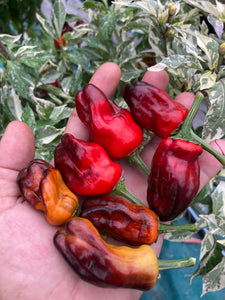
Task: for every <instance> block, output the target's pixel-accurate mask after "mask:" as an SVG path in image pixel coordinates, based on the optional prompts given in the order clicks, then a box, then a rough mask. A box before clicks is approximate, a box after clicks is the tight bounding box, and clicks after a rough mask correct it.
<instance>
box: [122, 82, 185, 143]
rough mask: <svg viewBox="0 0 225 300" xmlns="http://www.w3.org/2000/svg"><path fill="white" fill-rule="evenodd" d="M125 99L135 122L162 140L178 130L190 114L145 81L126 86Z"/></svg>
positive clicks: (124, 88)
mask: <svg viewBox="0 0 225 300" xmlns="http://www.w3.org/2000/svg"><path fill="white" fill-rule="evenodd" d="M123 97H124V99H125V101H126V103H127V104H128V106H129V108H130V110H131V113H132V115H133V117H134V119H135V121H136V122H137V123H138V124H139V125H140V126H141V127H143V128H145V129H148V130H150V131H152V132H153V133H155V134H156V135H158V136H160V137H162V138H167V137H169V136H170V135H171V133H172V132H174V131H175V130H177V129H178V127H179V126H180V124H181V123H182V122H183V121H184V119H185V117H186V116H187V114H188V109H186V108H185V107H184V106H183V105H181V104H179V103H176V102H175V101H173V100H172V99H171V98H170V97H169V95H168V94H167V93H166V92H165V91H163V90H161V89H158V88H157V87H155V86H152V85H150V84H149V83H146V82H143V81H141V82H139V81H138V82H135V83H133V84H125V85H124V87H123Z"/></svg>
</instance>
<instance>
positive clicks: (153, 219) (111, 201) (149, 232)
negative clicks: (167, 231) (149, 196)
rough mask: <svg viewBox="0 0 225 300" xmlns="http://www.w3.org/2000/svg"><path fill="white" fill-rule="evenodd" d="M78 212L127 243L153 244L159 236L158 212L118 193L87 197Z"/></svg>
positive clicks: (100, 229)
mask: <svg viewBox="0 0 225 300" xmlns="http://www.w3.org/2000/svg"><path fill="white" fill-rule="evenodd" d="M80 216H81V217H83V218H87V219H88V220H90V221H91V222H92V223H93V224H94V226H95V227H96V228H97V229H98V231H100V232H102V233H105V234H107V235H109V236H111V237H113V238H114V239H117V240H120V241H123V242H126V243H127V244H129V245H133V246H138V245H139V246H140V245H142V244H152V243H153V242H155V240H156V239H157V237H158V228H159V220H158V217H157V215H156V214H155V213H154V212H153V211H152V210H150V209H148V208H147V207H145V206H142V205H137V204H133V203H130V202H128V201H126V200H124V199H122V198H119V197H112V196H109V195H103V196H100V197H95V198H90V199H87V200H86V201H85V202H84V203H83V206H82V212H81V215H80Z"/></svg>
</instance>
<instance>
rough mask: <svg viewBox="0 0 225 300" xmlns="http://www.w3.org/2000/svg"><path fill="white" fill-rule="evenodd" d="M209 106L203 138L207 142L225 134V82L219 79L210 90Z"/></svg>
mask: <svg viewBox="0 0 225 300" xmlns="http://www.w3.org/2000/svg"><path fill="white" fill-rule="evenodd" d="M209 104H210V106H209V108H208V111H207V114H206V116H205V123H204V125H203V130H202V138H203V139H204V140H206V141H207V142H210V141H212V140H214V139H219V138H221V137H223V135H224V134H225V118H224V116H225V82H224V80H220V81H218V82H217V83H216V84H215V85H214V86H213V87H212V89H211V90H210V94H209Z"/></svg>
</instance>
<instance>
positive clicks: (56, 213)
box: [17, 159, 78, 225]
mask: <svg viewBox="0 0 225 300" xmlns="http://www.w3.org/2000/svg"><path fill="white" fill-rule="evenodd" d="M17 183H18V186H19V189H20V191H21V194H22V196H23V198H24V199H25V200H26V201H27V202H29V203H30V204H31V205H32V206H33V207H34V208H35V209H37V210H40V211H43V212H44V214H45V217H46V219H47V221H48V222H49V223H50V224H51V225H62V224H64V223H65V222H66V221H67V220H68V219H69V218H71V217H72V215H73V214H74V213H75V211H76V210H77V208H78V199H77V197H76V196H75V195H74V194H73V193H72V192H71V191H70V190H69V189H68V187H67V186H66V185H65V183H64V181H63V179H62V176H61V174H60V172H59V171H58V170H57V169H56V168H54V167H52V166H51V165H50V164H48V163H47V162H45V161H44V160H41V159H34V160H32V161H31V162H30V164H29V165H28V167H27V168H24V169H22V170H21V171H20V172H19V175H18V177H17Z"/></svg>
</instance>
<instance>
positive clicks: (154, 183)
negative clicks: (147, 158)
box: [147, 138, 203, 221]
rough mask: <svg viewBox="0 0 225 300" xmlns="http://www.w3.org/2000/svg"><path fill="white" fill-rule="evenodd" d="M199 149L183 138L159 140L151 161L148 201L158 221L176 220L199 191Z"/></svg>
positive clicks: (200, 150)
mask: <svg viewBox="0 0 225 300" xmlns="http://www.w3.org/2000/svg"><path fill="white" fill-rule="evenodd" d="M202 151H203V150H202V147H201V146H200V145H196V144H194V143H192V142H188V141H184V140H182V139H177V140H173V139H172V138H167V139H164V140H162V141H161V143H160V144H159V146H158V148H157V150H156V152H155V154H154V156H153V160H152V167H151V173H150V175H149V177H148V190H147V200H148V204H149V208H150V209H152V210H153V211H155V213H156V214H157V215H158V216H159V218H160V220H161V221H169V220H173V219H174V218H176V217H177V216H178V215H179V214H181V213H182V212H183V211H185V209H186V208H187V207H188V206H189V205H190V204H191V202H192V200H193V199H194V197H195V195H196V194H197V192H198V189H199V176H200V166H199V159H198V158H199V155H200V154H201V153H202Z"/></svg>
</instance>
